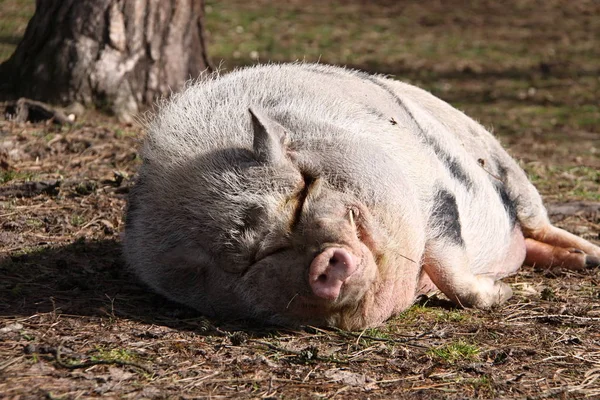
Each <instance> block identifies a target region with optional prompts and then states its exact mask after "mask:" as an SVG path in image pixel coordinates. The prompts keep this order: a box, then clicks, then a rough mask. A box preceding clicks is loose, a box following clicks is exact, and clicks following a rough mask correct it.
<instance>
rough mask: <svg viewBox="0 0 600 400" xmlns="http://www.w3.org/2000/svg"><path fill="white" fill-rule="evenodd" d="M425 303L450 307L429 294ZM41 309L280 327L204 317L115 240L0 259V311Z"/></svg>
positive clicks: (262, 330) (252, 329)
mask: <svg viewBox="0 0 600 400" xmlns="http://www.w3.org/2000/svg"><path fill="white" fill-rule="evenodd" d="M426 304H427V306H428V307H443V308H447V307H450V308H452V307H454V306H453V305H452V304H451V303H449V302H445V301H443V300H441V301H438V300H436V299H435V297H434V298H430V299H428V300H427V301H426ZM46 312H56V313H61V314H68V315H79V316H90V317H101V318H111V317H122V318H128V319H132V320H137V321H141V322H144V323H147V324H156V325H166V326H169V327H171V328H174V329H182V330H194V331H197V332H199V333H201V332H206V333H210V331H212V329H208V330H207V329H206V326H207V322H208V326H219V327H221V328H222V329H224V330H229V331H233V330H244V331H247V332H249V333H252V334H254V335H258V336H262V335H263V334H269V333H270V332H272V331H273V330H280V329H277V327H272V326H264V325H260V324H258V323H257V322H256V321H216V320H210V321H208V320H204V319H203V318H202V316H201V315H200V314H199V313H198V312H197V311H195V310H193V309H191V308H188V307H185V306H182V305H180V304H177V303H174V302H171V301H169V300H167V299H165V298H164V297H162V296H159V295H157V294H155V293H153V292H152V291H151V290H150V289H149V288H147V287H146V286H145V285H144V284H142V283H141V282H139V281H138V279H137V278H136V277H135V276H134V275H133V274H132V273H131V272H130V271H128V269H127V268H126V266H125V262H124V260H123V257H122V255H121V244H120V243H119V242H118V241H117V240H99V241H84V240H79V241H76V242H74V243H72V244H69V245H66V246H61V247H55V248H48V249H43V250H40V251H37V252H29V253H26V254H21V255H10V256H6V257H5V258H3V259H0V315H1V316H3V317H9V318H10V317H28V316H31V315H35V314H37V313H46ZM199 328H200V329H199Z"/></svg>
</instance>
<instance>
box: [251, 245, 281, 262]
mask: <svg viewBox="0 0 600 400" xmlns="http://www.w3.org/2000/svg"><path fill="white" fill-rule="evenodd" d="M287 249H288V248H287V247H285V246H279V247H271V248H269V247H267V248H264V249H259V250H258V251H257V252H256V254H255V255H254V262H255V263H257V262H259V261H261V260H264V259H265V258H267V257H271V256H274V255H275V254H278V253H282V252H284V251H286V250H287Z"/></svg>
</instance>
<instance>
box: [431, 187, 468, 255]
mask: <svg viewBox="0 0 600 400" xmlns="http://www.w3.org/2000/svg"><path fill="white" fill-rule="evenodd" d="M429 225H430V226H432V227H435V230H436V232H437V233H436V235H435V237H436V238H444V239H448V240H450V241H451V242H452V243H454V244H457V245H460V246H463V245H464V240H463V237H462V228H461V225H460V215H459V213H458V206H457V205H456V198H455V197H454V195H453V194H452V193H450V192H449V191H447V190H446V189H438V190H437V192H436V193H435V195H434V199H433V211H432V212H431V217H430V219H429Z"/></svg>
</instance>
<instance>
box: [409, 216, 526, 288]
mask: <svg viewBox="0 0 600 400" xmlns="http://www.w3.org/2000/svg"><path fill="white" fill-rule="evenodd" d="M467 245H468V244H467ZM498 245H502V244H501V243H499V244H498ZM525 252H526V249H525V238H524V237H523V232H522V231H521V228H520V226H519V225H518V224H517V225H516V226H515V227H514V229H513V231H512V233H511V235H510V243H509V244H508V246H507V247H506V251H505V252H503V254H502V256H501V257H500V258H497V259H495V260H489V262H488V263H485V265H483V266H482V265H471V270H472V271H474V272H475V273H476V274H477V275H485V276H489V277H491V278H494V279H496V280H497V279H502V278H504V277H507V276H510V275H514V274H515V273H516V272H517V271H518V270H519V268H521V266H522V265H523V262H524V261H525ZM437 291H439V289H438V288H437V286H435V284H434V283H433V282H432V281H431V278H430V277H429V275H427V273H426V272H425V271H423V272H422V274H421V278H420V279H419V284H418V285H417V292H416V293H415V297H417V296H419V295H422V294H432V293H434V292H437Z"/></svg>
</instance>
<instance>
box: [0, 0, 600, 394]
mask: <svg viewBox="0 0 600 400" xmlns="http://www.w3.org/2000/svg"><path fill="white" fill-rule="evenodd" d="M33 3H34V2H33V1H17V0H2V1H0V14H1V15H4V16H5V17H3V19H2V20H1V21H0V59H4V58H6V57H8V56H9V55H10V53H11V51H12V50H13V49H14V46H15V45H16V43H18V39H19V37H20V35H22V33H23V31H24V29H25V26H26V21H27V18H28V16H29V15H31V12H32V10H33ZM459 5H460V7H459ZM599 15H600V4H599V3H598V2H594V1H583V0H582V1H578V2H562V1H558V0H554V1H553V0H549V1H545V2H535V1H530V0H514V1H509V2H494V1H479V2H455V1H449V2H421V3H419V4H416V2H405V1H369V2H367V1H358V0H355V1H351V0H345V1H342V0H338V1H331V2H324V1H316V0H305V1H299V0H295V1H289V2H275V1H270V2H269V1H266V0H257V1H252V2H248V1H241V0H229V1H227V2H217V1H213V0H207V19H206V22H207V25H208V31H209V32H208V37H209V43H210V48H209V54H210V55H211V56H212V59H213V61H214V62H215V64H220V65H221V68H222V69H224V72H226V71H227V70H230V69H232V68H233V67H235V66H238V65H244V64H251V63H254V62H255V60H257V59H258V60H260V61H286V60H288V61H289V60H295V59H306V60H308V61H317V60H319V59H320V61H321V62H328V63H336V64H343V65H350V66H353V67H357V68H361V69H365V70H368V71H373V72H383V73H387V74H392V75H393V76H395V77H396V78H398V79H403V80H406V81H409V82H411V83H414V84H417V85H419V86H422V87H424V88H426V89H428V90H430V91H432V92H433V93H434V94H436V95H437V96H439V97H441V98H443V99H444V100H446V101H448V102H450V103H451V104H453V105H454V106H456V107H458V108H460V109H461V110H464V111H465V112H466V113H467V114H469V115H471V116H473V117H474V118H476V119H477V120H479V121H480V122H482V123H483V124H484V125H486V126H488V127H490V128H491V129H493V130H494V131H495V132H496V133H497V135H498V136H499V138H500V139H501V141H502V142H503V143H504V144H505V145H506V146H507V147H508V149H509V151H510V152H511V153H512V154H513V155H514V156H515V157H516V158H517V159H518V160H520V162H521V165H522V166H523V168H524V169H525V170H526V171H527V173H528V174H529V176H530V178H531V179H532V181H533V182H534V183H535V184H536V185H537V187H538V188H539V190H540V192H541V193H542V195H543V197H544V200H545V202H546V204H547V205H548V208H549V211H550V215H551V219H552V220H553V221H554V222H555V223H556V224H557V225H558V226H560V227H563V228H565V229H568V230H570V231H572V232H575V233H577V234H579V235H581V236H583V237H585V238H587V239H589V240H591V241H593V242H595V243H597V244H598V243H600V236H599V233H600V172H599V170H600V107H599V103H600V101H599V100H600V93H599V92H600V73H599V72H600V70H599V67H598V66H599V65H600V50H599V49H600V45H599V42H598V40H599V39H598V38H600V17H599ZM220 60H223V62H222V63H219V61H220ZM142 136H143V129H142V128H141V127H139V126H137V125H133V126H130V125H123V124H119V123H117V122H116V120H115V119H114V118H112V117H110V116H106V115H103V114H101V112H99V111H88V112H86V113H85V114H84V115H82V116H80V117H78V119H77V120H76V123H75V124H73V125H72V126H58V125H53V124H52V123H17V122H14V121H11V120H10V119H3V120H2V121H0V393H1V394H2V396H4V397H6V398H19V399H27V398H43V397H46V398H52V399H71V398H88V397H95V396H103V397H109V398H171V397H174V398H201V397H211V398H214V397H241V398H259V397H262V398H321V397H325V398H372V399H375V398H390V397H394V398H411V399H412V398H416V399H437V398H444V399H446V398H449V399H464V398H523V399H524V398H528V399H538V398H568V399H571V398H575V399H579V398H600V271H599V270H598V269H595V270H585V271H580V272H565V271H555V270H553V271H539V270H534V269H531V268H524V269H523V270H522V271H521V272H520V273H519V274H518V275H517V276H515V277H512V278H510V279H507V282H508V283H509V284H510V285H511V286H512V288H513V290H514V291H515V296H514V297H513V298H512V299H511V300H510V301H509V302H508V303H506V304H505V305H503V306H501V307H498V308H496V309H494V310H492V311H478V310H471V309H460V308H455V307H452V306H451V305H450V304H449V303H448V302H446V301H444V299H443V298H441V297H433V298H430V299H426V300H423V301H421V302H420V303H419V304H416V305H415V306H413V307H412V308H410V309H409V310H407V311H406V312H404V313H403V314H402V315H400V316H398V317H396V318H393V319H392V320H390V321H388V323H386V324H385V325H384V326H382V327H380V328H377V329H369V330H366V331H363V332H343V331H338V330H333V329H317V328H313V327H306V328H304V329H301V330H287V329H278V328H273V327H257V326H252V325H248V324H242V323H239V324H231V323H224V322H220V321H215V320H207V319H205V318H203V317H202V316H200V315H198V314H196V313H195V312H194V311H192V310H189V309H186V308H184V307H181V306H179V305H176V304H173V303H169V302H167V301H165V300H164V299H162V298H161V297H159V296H157V295H154V294H152V293H151V292H150V291H149V290H148V289H147V288H145V287H144V286H143V285H141V284H140V283H138V282H137V280H136V279H135V278H134V277H133V276H132V275H131V274H130V273H129V272H128V271H127V270H126V268H125V266H124V263H123V260H122V257H121V254H120V251H121V250H120V240H119V235H120V233H121V232H122V231H123V211H124V208H125V202H126V196H127V192H128V190H129V188H130V185H131V184H132V178H133V177H134V176H135V172H136V168H137V167H138V166H139V162H140V161H139V158H138V157H137V151H136V149H137V146H138V143H139V139H140V138H141V137H142Z"/></svg>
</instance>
